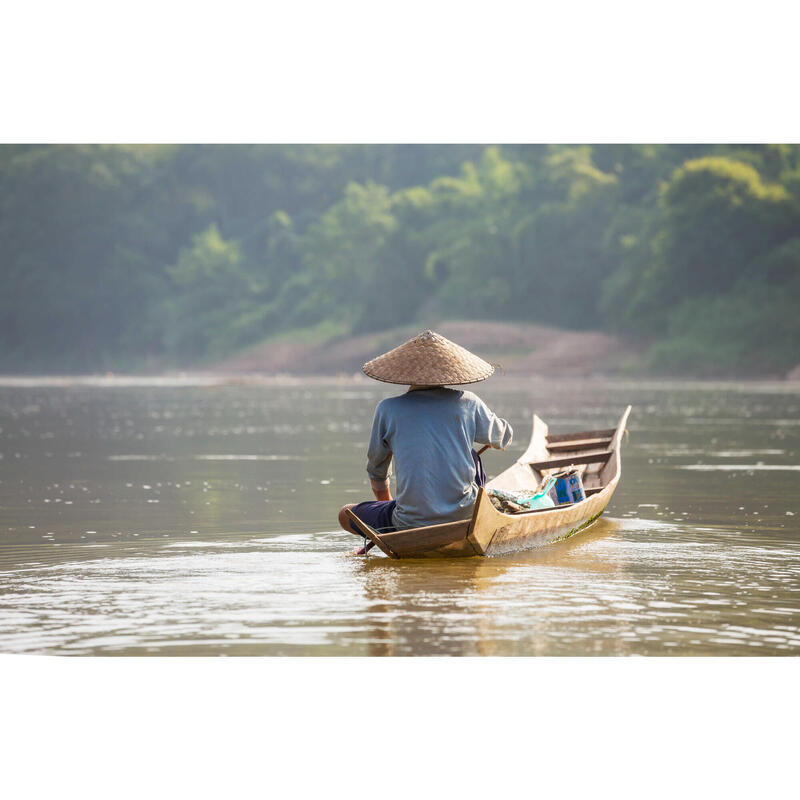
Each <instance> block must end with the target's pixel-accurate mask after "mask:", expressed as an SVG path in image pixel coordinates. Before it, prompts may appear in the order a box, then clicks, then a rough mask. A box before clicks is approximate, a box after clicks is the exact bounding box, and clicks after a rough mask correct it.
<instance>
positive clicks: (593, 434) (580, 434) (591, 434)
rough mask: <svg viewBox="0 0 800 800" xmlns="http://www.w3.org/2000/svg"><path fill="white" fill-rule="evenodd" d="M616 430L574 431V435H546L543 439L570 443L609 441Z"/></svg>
mask: <svg viewBox="0 0 800 800" xmlns="http://www.w3.org/2000/svg"><path fill="white" fill-rule="evenodd" d="M615 432H616V428H603V429H602V430H599V431H576V432H575V433H548V434H547V436H546V437H545V438H546V440H547V441H548V442H571V441H573V440H575V441H577V440H580V439H610V438H611V437H612V436H613V435H614V433H615Z"/></svg>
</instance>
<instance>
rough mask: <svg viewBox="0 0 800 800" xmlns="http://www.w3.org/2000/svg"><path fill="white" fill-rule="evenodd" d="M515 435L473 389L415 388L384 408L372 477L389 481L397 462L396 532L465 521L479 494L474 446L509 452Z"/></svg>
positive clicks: (371, 459) (378, 415) (371, 453)
mask: <svg viewBox="0 0 800 800" xmlns="http://www.w3.org/2000/svg"><path fill="white" fill-rule="evenodd" d="M511 437H512V429H511V426H510V425H509V424H508V422H506V421H505V420H503V419H500V418H499V417H497V416H495V414H493V413H492V412H491V411H490V410H489V408H488V407H487V406H486V404H485V403H484V402H483V401H482V400H481V399H480V398H479V397H477V396H476V395H475V394H473V393H472V392H468V391H463V390H458V389H447V388H444V387H430V388H422V389H412V390H410V391H408V392H407V393H406V394H403V395H400V396H398V397H390V398H387V399H385V400H383V401H381V402H380V403H379V404H378V407H377V409H376V410H375V418H374V420H373V425H372V435H371V437H370V443H369V449H368V453H367V473H368V474H369V477H370V480H371V481H372V483H373V485H374V484H378V485H380V484H385V483H386V481H387V479H388V476H389V474H390V473H389V470H390V463H391V461H392V458H394V470H395V473H396V493H395V500H396V505H395V507H394V509H393V511H392V524H393V527H394V528H396V529H402V528H416V527H421V526H423V525H436V524H438V523H442V522H451V521H454V520H459V519H465V518H468V517H469V516H470V514H471V513H472V508H473V506H474V503H475V499H476V498H477V495H478V481H477V479H476V459H477V456H476V455H475V454H474V451H473V450H472V445H473V443H478V444H486V445H490V446H492V447H495V448H498V449H505V448H506V447H507V446H508V444H509V443H510V442H511ZM477 463H478V464H479V463H480V462H479V461H477Z"/></svg>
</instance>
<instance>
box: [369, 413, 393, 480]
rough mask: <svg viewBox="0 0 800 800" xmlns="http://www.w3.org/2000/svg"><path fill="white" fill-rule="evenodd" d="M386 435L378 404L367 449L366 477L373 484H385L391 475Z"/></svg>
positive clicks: (389, 450) (390, 457) (390, 452)
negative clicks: (367, 476)
mask: <svg viewBox="0 0 800 800" xmlns="http://www.w3.org/2000/svg"><path fill="white" fill-rule="evenodd" d="M386 433H387V432H386V423H385V420H384V418H383V415H382V414H381V407H380V404H379V405H378V407H377V408H376V409H375V417H374V418H373V420H372V433H371V434H370V437H369V448H368V449H367V475H369V479H370V480H371V481H375V483H385V482H386V481H387V480H388V479H389V476H390V475H391V464H392V450H391V448H390V447H389V444H388V442H387V441H386Z"/></svg>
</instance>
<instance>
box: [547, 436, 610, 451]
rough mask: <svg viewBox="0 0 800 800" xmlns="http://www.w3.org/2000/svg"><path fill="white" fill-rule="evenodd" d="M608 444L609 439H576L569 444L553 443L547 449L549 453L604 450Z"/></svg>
mask: <svg viewBox="0 0 800 800" xmlns="http://www.w3.org/2000/svg"><path fill="white" fill-rule="evenodd" d="M610 444H611V439H577V440H575V441H569V442H554V443H553V444H548V445H547V449H548V450H549V451H550V452H551V453H561V452H566V451H569V450H591V449H592V448H595V447H599V448H601V449H602V450H605V449H607V448H608V446H609V445H610Z"/></svg>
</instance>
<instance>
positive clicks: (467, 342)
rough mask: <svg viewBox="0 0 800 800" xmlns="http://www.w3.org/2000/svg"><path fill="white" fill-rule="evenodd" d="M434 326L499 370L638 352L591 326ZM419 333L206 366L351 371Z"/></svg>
mask: <svg viewBox="0 0 800 800" xmlns="http://www.w3.org/2000/svg"><path fill="white" fill-rule="evenodd" d="M434 327H435V330H436V331H437V332H438V333H441V334H442V335H443V336H446V337H447V338H448V339H452V340H453V341H455V342H457V343H458V344H460V345H463V346H464V347H466V348H468V349H469V350H472V351H473V352H475V353H477V354H478V355H480V356H481V357H482V358H485V359H486V360H487V361H490V362H491V363H493V364H495V365H496V366H497V371H498V373H499V374H504V373H505V374H507V375H530V374H542V375H562V376H584V375H615V374H619V373H620V371H621V370H623V369H624V368H625V366H626V364H628V363H630V362H631V360H632V359H634V358H635V357H636V355H637V352H636V350H635V348H634V347H632V346H631V345H630V344H629V343H625V342H623V341H622V340H621V339H619V338H617V337H615V336H610V335H608V334H604V333H597V332H591V331H565V330H559V329H558V328H551V327H546V326H543V325H521V324H516V323H514V324H508V323H503V322H473V321H469V322H465V321H450V322H447V321H445V322H441V323H439V324H437V325H435V326H434ZM418 332H419V328H418V327H417V326H404V327H402V328H394V329H392V330H390V331H384V332H381V333H371V334H365V335H362V336H348V337H340V338H336V339H332V340H330V341H327V342H324V343H321V344H302V343H297V342H292V341H291V340H286V339H282V340H273V341H269V342H266V343H264V344H261V345H257V346H255V347H251V348H248V349H247V350H245V351H243V352H241V353H239V354H237V355H236V356H233V357H231V358H228V359H225V360H223V361H221V362H219V363H216V364H212V365H209V367H208V369H209V370H211V371H214V372H222V373H248V372H260V373H273V374H274V373H283V374H296V375H335V374H351V373H354V372H358V371H360V369H361V365H362V364H363V363H364V362H365V361H368V360H369V359H371V358H374V357H375V356H376V355H379V354H380V353H382V352H384V351H386V350H389V349H391V348H392V347H396V346H397V345H399V344H402V343H403V342H404V341H405V340H406V339H408V338H410V337H411V336H413V335H414V334H415V333H418Z"/></svg>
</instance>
